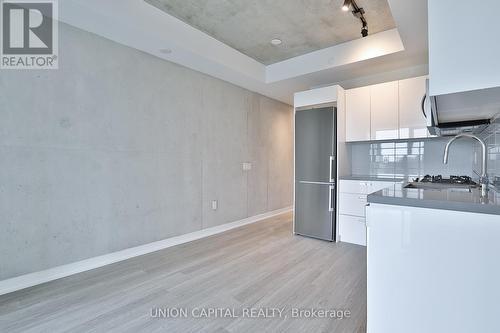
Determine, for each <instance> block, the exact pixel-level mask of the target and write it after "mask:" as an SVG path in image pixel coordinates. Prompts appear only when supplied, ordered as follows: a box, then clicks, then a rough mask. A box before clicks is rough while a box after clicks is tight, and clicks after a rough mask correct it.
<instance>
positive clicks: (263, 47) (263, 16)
mask: <svg viewBox="0 0 500 333" xmlns="http://www.w3.org/2000/svg"><path fill="white" fill-rule="evenodd" d="M145 1H146V2H147V3H150V4H151V5H153V6H155V7H157V8H159V9H160V10H162V11H164V12H166V13H168V14H169V15H172V16H175V17H176V18H178V19H180V20H182V21H183V22H185V23H187V24H189V25H191V26H192V27H195V28H196V29H199V30H201V31H203V32H205V33H207V34H208V35H210V36H212V37H214V38H215V39H217V40H219V41H221V42H223V43H225V44H227V45H229V46H230V47H232V48H234V49H236V50H238V51H240V52H241V53H243V54H245V55H247V56H249V57H251V58H253V59H255V60H257V61H258V62H260V63H262V64H264V65H269V64H273V63H276V62H280V61H283V60H286V59H290V58H293V57H296V56H299V55H303V54H306V53H309V52H312V51H316V50H320V49H324V48H327V47H330V46H334V45H337V44H340V43H343V42H346V41H351V40H354V39H358V38H361V22H360V21H359V20H358V19H357V18H355V17H354V16H353V15H352V14H351V13H347V12H344V11H342V9H341V7H342V4H343V2H344V0H308V1H301V0H260V1H248V0H145ZM357 3H358V5H359V6H360V7H362V8H364V10H365V12H366V14H365V17H366V19H367V21H368V24H369V26H368V27H369V32H370V33H371V34H375V33H377V32H381V31H385V30H390V29H393V28H395V26H396V25H395V23H394V20H393V18H392V15H391V11H390V8H389V5H388V3H387V0H357ZM274 38H278V39H280V40H281V41H282V44H281V45H279V46H274V45H271V43H270V42H271V40H272V39H274Z"/></svg>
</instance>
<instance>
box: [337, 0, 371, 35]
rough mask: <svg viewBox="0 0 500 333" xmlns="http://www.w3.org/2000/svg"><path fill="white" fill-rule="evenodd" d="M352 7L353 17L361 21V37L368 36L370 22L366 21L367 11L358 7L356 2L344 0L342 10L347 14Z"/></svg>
mask: <svg viewBox="0 0 500 333" xmlns="http://www.w3.org/2000/svg"><path fill="white" fill-rule="evenodd" d="M351 7H352V15H354V17H357V18H358V19H359V20H360V21H361V36H363V37H366V36H368V22H366V19H365V16H364V14H365V10H364V9H363V8H361V7H359V6H358V4H357V3H356V1H355V0H344V5H343V6H342V10H343V11H345V12H347V11H348V10H349V9H351Z"/></svg>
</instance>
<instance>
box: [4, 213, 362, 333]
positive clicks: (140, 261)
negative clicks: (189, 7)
mask: <svg viewBox="0 0 500 333" xmlns="http://www.w3.org/2000/svg"><path fill="white" fill-rule="evenodd" d="M156 308H161V309H164V308H183V309H186V311H187V312H188V316H187V317H186V318H157V317H155V316H153V315H152V309H156ZM209 308H223V309H225V308H229V309H230V310H231V311H234V312H235V314H236V315H237V316H238V317H236V316H235V317H232V318H231V317H225V318H224V317H223V318H221V317H218V318H215V317H211V318H194V317H193V315H192V314H193V313H192V311H193V309H198V311H201V309H207V310H208V309H209ZM266 308H284V312H283V317H281V318H280V317H275V318H261V319H255V318H247V317H245V318H244V317H243V316H242V315H243V313H242V312H243V309H257V310H259V309H266ZM293 308H297V309H311V308H314V309H325V310H331V309H338V310H349V311H350V317H349V318H344V319H331V318H304V317H302V318H292V317H291V315H292V313H291V311H292V309H293ZM153 313H154V311H153ZM198 314H199V312H198ZM285 315H286V317H285ZM365 331H366V250H365V248H364V247H361V246H356V245H350V244H344V243H337V244H335V243H329V242H324V241H320V240H315V239H310V238H304V237H301V236H293V235H292V222H291V214H283V215H280V216H277V217H274V218H271V219H269V220H266V221H262V222H258V223H255V224H251V225H248V226H244V227H241V228H238V229H234V230H231V231H228V232H225V233H223V234H219V235H215V236H212V237H208V238H204V239H201V240H198V241H194V242H191V243H187V244H183V245H179V246H176V247H173V248H169V249H165V250H162V251H158V252H155V253H151V254H148V255H144V256H141V257H137V258H133V259H129V260H126V261H123V262H120V263H116V264H113V265H109V266H106V267H102V268H99V269H95V270H92V271H88V272H84V273H80V274H77V275H74V276H71V277H67V278H64V279H60V280H57V281H52V282H49V283H45V284H43V285H40V286H36V287H32V288H28V289H25V290H21V291H18V292H14V293H11V294H8V295H3V296H0V332H315V333H316V332H349V333H351V332H365Z"/></svg>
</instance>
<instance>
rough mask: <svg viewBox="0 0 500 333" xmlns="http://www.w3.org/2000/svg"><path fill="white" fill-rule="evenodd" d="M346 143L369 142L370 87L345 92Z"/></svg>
mask: <svg viewBox="0 0 500 333" xmlns="http://www.w3.org/2000/svg"><path fill="white" fill-rule="evenodd" d="M345 108H346V141H348V142H349V141H367V140H370V87H361V88H356V89H350V90H346V92H345Z"/></svg>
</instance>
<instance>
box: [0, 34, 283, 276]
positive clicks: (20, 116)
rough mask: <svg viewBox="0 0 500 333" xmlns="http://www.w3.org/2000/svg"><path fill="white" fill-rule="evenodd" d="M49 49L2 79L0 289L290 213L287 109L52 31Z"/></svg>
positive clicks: (98, 41)
mask: <svg viewBox="0 0 500 333" xmlns="http://www.w3.org/2000/svg"><path fill="white" fill-rule="evenodd" d="M60 49H61V50H60V69H59V70H54V71H2V72H1V73H0V74H1V75H0V280H1V279H6V278H10V277H14V276H18V275H22V274H26V273H30V272H34V271H38V270H42V269H47V268H50V267H54V266H58V265H62V264H67V263H70V262H74V261H78V260H82V259H85V258H89V257H93V256H97V255H102V254H106V253H110V252H114V251H118V250H121V249H125V248H129V247H132V246H137V245H141V244H145V243H149V242H153V241H157V240H160V239H164V238H168V237H171V236H175V235H180V234H184V233H188V232H192V231H196V230H200V229H203V228H207V227H210V226H215V225H220V224H223V223H226V222H230V221H234V220H238V219H242V218H245V217H248V216H252V215H256V214H258V213H262V212H266V211H271V210H274V209H278V208H282V207H286V206H290V205H291V202H292V142H293V140H292V137H293V133H292V108H291V107H290V106H288V105H286V104H283V103H280V102H277V101H274V100H271V99H269V98H267V97H263V96H261V95H258V94H255V93H252V92H249V91H247V90H244V89H241V88H239V87H236V86H234V85H231V84H229V83H226V82H223V81H220V80H217V79H214V78H212V77H209V76H206V75H203V74H200V73H198V72H195V71H192V70H189V69H186V68H183V67H181V66H178V65H174V64H172V63H168V62H166V61H163V60H160V59H158V58H155V57H152V56H150V55H147V54H145V53H142V52H139V51H136V50H133V49H131V48H128V47H124V46H121V45H119V44H116V43H113V42H111V41H109V40H106V39H103V38H101V37H97V36H95V35H92V34H90V33H87V32H84V31H81V30H78V29H75V28H73V27H70V26H67V25H64V24H63V25H61V27H60ZM246 161H249V162H252V164H253V169H252V170H251V171H250V172H244V171H242V168H241V163H242V162H246ZM213 199H217V200H219V209H218V210H217V211H213V210H211V209H210V203H211V200H213Z"/></svg>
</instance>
